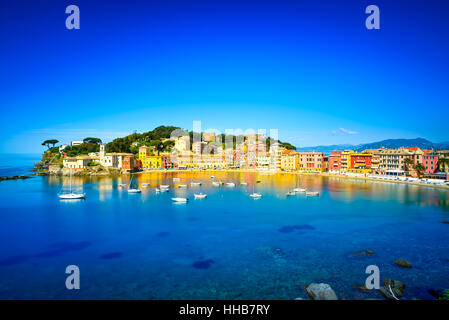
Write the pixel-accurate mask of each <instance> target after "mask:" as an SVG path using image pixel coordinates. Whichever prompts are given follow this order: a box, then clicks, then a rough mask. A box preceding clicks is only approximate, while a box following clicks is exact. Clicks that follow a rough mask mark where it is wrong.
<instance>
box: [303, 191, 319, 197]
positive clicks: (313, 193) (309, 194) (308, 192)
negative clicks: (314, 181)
mask: <svg viewBox="0 0 449 320" xmlns="http://www.w3.org/2000/svg"><path fill="white" fill-rule="evenodd" d="M318 195H320V193H319V192H317V191H307V192H306V196H318Z"/></svg>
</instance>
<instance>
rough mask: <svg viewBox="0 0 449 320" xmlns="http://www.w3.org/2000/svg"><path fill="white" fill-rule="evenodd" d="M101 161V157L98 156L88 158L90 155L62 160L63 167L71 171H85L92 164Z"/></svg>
mask: <svg viewBox="0 0 449 320" xmlns="http://www.w3.org/2000/svg"><path fill="white" fill-rule="evenodd" d="M98 160H100V157H98V156H94V157H92V156H88V155H81V156H77V157H65V158H64V159H62V165H63V167H64V168H70V169H84V168H86V167H87V166H88V165H89V164H90V163H91V162H96V161H98Z"/></svg>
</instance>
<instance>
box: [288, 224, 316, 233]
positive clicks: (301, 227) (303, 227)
mask: <svg viewBox="0 0 449 320" xmlns="http://www.w3.org/2000/svg"><path fill="white" fill-rule="evenodd" d="M314 229H315V227H313V226H311V225H308V224H302V225H293V226H283V227H282V228H280V229H279V232H282V233H289V232H293V231H295V230H314Z"/></svg>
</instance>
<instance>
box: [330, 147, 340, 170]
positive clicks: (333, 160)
mask: <svg viewBox="0 0 449 320" xmlns="http://www.w3.org/2000/svg"><path fill="white" fill-rule="evenodd" d="M340 170H341V151H331V154H330V155H329V172H330V173H340Z"/></svg>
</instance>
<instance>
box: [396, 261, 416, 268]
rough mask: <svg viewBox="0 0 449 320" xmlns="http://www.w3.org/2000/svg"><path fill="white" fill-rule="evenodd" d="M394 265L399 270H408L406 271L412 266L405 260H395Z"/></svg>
mask: <svg viewBox="0 0 449 320" xmlns="http://www.w3.org/2000/svg"><path fill="white" fill-rule="evenodd" d="M394 263H395V264H396V265H397V266H399V267H401V268H408V269H410V268H411V267H412V264H411V263H410V262H409V261H407V260H405V259H397V260H395V261H394Z"/></svg>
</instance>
